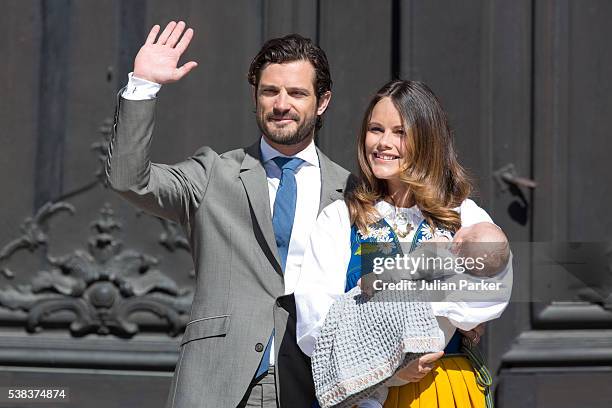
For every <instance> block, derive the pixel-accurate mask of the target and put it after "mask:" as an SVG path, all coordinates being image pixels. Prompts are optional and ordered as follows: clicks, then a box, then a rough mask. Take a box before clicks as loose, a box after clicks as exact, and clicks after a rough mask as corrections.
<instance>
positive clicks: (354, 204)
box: [346, 80, 472, 232]
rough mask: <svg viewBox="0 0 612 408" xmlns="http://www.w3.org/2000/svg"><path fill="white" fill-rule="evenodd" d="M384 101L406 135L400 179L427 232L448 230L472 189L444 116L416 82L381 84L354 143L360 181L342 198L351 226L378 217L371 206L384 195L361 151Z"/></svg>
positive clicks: (383, 186)
mask: <svg viewBox="0 0 612 408" xmlns="http://www.w3.org/2000/svg"><path fill="white" fill-rule="evenodd" d="M386 97H389V98H390V99H391V101H392V102H393V105H394V106H395V108H396V109H397V110H398V112H399V114H400V117H401V119H402V124H403V126H404V129H405V132H406V135H405V136H404V139H403V140H404V144H405V151H406V154H405V158H404V159H403V160H402V162H400V168H401V169H402V171H401V173H400V180H401V182H402V183H404V184H405V185H406V187H407V188H408V191H409V194H410V197H411V198H412V199H413V201H414V203H415V204H416V205H417V206H418V208H419V209H420V210H421V212H422V213H423V216H424V217H425V219H426V220H427V222H428V223H429V225H430V226H431V227H432V228H436V227H439V228H447V229H449V230H451V231H453V232H455V231H457V230H458V229H459V228H460V227H461V218H460V216H459V214H457V212H456V211H454V210H453V208H455V207H458V206H459V205H461V202H462V201H463V200H465V199H466V198H467V197H468V196H469V194H470V192H471V191H472V184H471V182H470V180H469V178H468V176H467V174H466V171H465V170H464V168H463V167H461V165H460V164H459V163H458V162H457V157H456V154H455V149H454V147H453V139H452V135H451V132H450V129H449V127H448V119H447V115H446V112H445V111H444V109H443V108H442V106H441V105H440V102H439V101H438V98H436V96H435V95H434V93H433V92H432V91H431V89H429V87H427V85H425V84H423V83H421V82H416V81H403V80H393V81H391V82H388V83H387V84H385V85H384V86H383V87H382V88H381V89H380V90H379V91H378V92H377V93H376V95H375V96H374V98H373V99H372V101H371V102H370V105H369V106H368V108H367V110H366V112H365V115H364V117H363V122H362V125H361V134H360V135H359V141H358V145H357V160H358V164H359V173H360V177H359V180H358V182H357V185H356V187H355V188H354V189H352V190H351V191H349V192H348V193H347V196H346V203H347V206H348V209H349V214H350V217H351V223H354V224H356V225H357V227H358V228H359V229H360V231H362V232H365V231H367V226H368V225H370V224H371V223H373V222H376V221H378V220H379V219H380V215H379V214H378V212H377V211H376V209H375V208H374V205H375V203H376V202H377V201H379V200H382V199H384V198H385V197H387V196H388V195H389V192H388V190H387V183H386V181H385V180H381V179H377V178H376V177H375V176H374V173H373V172H372V168H371V167H370V163H369V161H368V158H367V155H366V151H365V138H366V134H367V132H368V125H369V122H370V119H371V116H372V111H373V110H374V106H375V105H376V104H377V103H378V102H379V101H380V100H381V99H383V98H386Z"/></svg>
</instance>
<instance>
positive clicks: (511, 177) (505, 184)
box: [493, 163, 538, 192]
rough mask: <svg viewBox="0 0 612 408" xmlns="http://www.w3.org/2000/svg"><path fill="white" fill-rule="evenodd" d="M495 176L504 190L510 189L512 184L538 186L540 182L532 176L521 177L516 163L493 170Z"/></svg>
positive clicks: (529, 186) (526, 186) (516, 185)
mask: <svg viewBox="0 0 612 408" xmlns="http://www.w3.org/2000/svg"><path fill="white" fill-rule="evenodd" d="M493 178H494V179H495V181H497V185H498V187H499V188H500V190H501V191H502V192H504V191H508V189H509V188H510V186H511V185H512V186H515V187H525V188H536V187H537V186H538V183H537V182H536V181H534V180H532V179H530V178H527V177H521V176H519V175H518V173H517V172H516V168H515V167H514V164H512V163H509V164H507V165H505V166H503V167H501V168H499V169H498V170H496V171H494V172H493Z"/></svg>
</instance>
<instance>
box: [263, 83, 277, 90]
mask: <svg viewBox="0 0 612 408" xmlns="http://www.w3.org/2000/svg"><path fill="white" fill-rule="evenodd" d="M259 87H260V88H266V89H278V87H277V86H276V85H271V84H259Z"/></svg>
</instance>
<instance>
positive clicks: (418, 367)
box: [394, 351, 444, 382]
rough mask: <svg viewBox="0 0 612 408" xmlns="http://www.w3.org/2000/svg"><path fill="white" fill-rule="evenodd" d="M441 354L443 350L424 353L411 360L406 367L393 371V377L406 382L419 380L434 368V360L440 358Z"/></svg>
mask: <svg viewBox="0 0 612 408" xmlns="http://www.w3.org/2000/svg"><path fill="white" fill-rule="evenodd" d="M443 355H444V352H443V351H438V352H436V353H429V354H425V355H423V356H421V357H420V358H418V359H416V360H413V361H411V362H410V363H409V364H408V365H407V366H406V367H404V368H402V369H401V370H399V371H398V372H397V373H395V375H394V377H395V378H399V379H400V380H404V381H408V382H419V381H421V380H422V379H423V377H425V376H426V375H427V374H428V373H429V372H430V371H431V370H433V369H434V367H435V366H436V361H438V360H439V359H440V358H442V356H443Z"/></svg>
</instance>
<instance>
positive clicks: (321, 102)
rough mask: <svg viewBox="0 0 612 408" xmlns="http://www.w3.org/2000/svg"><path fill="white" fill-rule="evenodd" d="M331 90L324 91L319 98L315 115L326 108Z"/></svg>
mask: <svg viewBox="0 0 612 408" xmlns="http://www.w3.org/2000/svg"><path fill="white" fill-rule="evenodd" d="M331 96H332V94H331V91H327V92H325V93H324V94H323V95H321V97H320V98H319V105H318V106H317V115H319V116H320V115H322V114H323V113H324V112H325V110H326V109H327V105H329V101H330V100H331Z"/></svg>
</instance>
